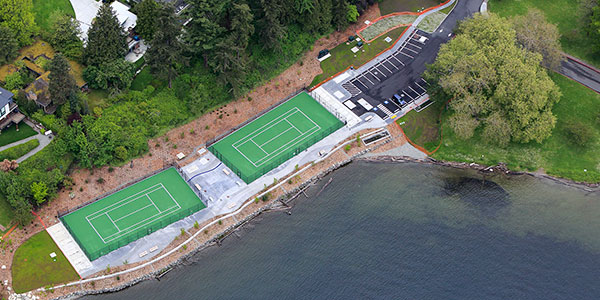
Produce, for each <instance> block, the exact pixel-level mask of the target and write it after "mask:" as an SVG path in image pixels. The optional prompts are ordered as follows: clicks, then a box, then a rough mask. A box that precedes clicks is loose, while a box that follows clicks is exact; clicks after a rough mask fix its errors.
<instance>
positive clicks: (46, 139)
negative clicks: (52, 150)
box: [0, 123, 52, 163]
mask: <svg viewBox="0 0 600 300" xmlns="http://www.w3.org/2000/svg"><path fill="white" fill-rule="evenodd" d="M27 125H29V126H31V128H35V125H33V124H31V123H28V124H27ZM33 139H36V140H38V141H39V142H40V144H39V145H38V146H37V147H36V148H35V149H33V150H31V151H29V152H28V153H27V154H25V155H23V156H21V157H19V158H18V159H17V162H18V163H21V162H22V161H24V160H26V159H28V158H30V157H31V156H32V155H34V154H36V153H38V152H40V151H41V150H42V149H44V148H45V147H46V146H48V144H50V142H51V141H52V139H51V138H50V137H48V136H45V135H43V134H41V133H38V134H36V135H34V136H30V137H28V138H26V139H22V140H20V141H17V142H14V143H11V144H8V145H4V146H2V147H0V151H4V150H6V149H8V148H12V147H14V146H17V145H21V144H24V143H27V142H29V141H31V140H33Z"/></svg>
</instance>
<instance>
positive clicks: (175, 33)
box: [148, 4, 183, 88]
mask: <svg viewBox="0 0 600 300" xmlns="http://www.w3.org/2000/svg"><path fill="white" fill-rule="evenodd" d="M156 24H157V30H156V32H155V34H154V39H152V47H150V49H149V50H148V56H149V57H150V59H149V62H148V63H149V65H150V68H151V71H152V72H153V73H155V74H157V75H159V76H161V77H164V78H166V79H167V80H168V81H169V88H171V82H172V80H173V78H174V77H175V75H177V66H178V65H179V64H180V63H181V61H182V60H183V44H182V43H181V41H180V40H179V36H180V35H181V24H180V23H179V21H178V20H177V17H176V16H175V9H174V8H173V6H172V5H170V4H167V5H164V7H162V8H161V9H160V10H159V13H158V18H157V19H156Z"/></svg>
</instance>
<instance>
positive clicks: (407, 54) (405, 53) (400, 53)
mask: <svg viewBox="0 0 600 300" xmlns="http://www.w3.org/2000/svg"><path fill="white" fill-rule="evenodd" d="M400 54H403V55H405V56H408V57H410V58H414V57H412V56H410V55H408V54H406V53H404V52H402V51H400Z"/></svg>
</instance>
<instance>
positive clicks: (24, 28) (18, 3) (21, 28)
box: [0, 0, 37, 46]
mask: <svg viewBox="0 0 600 300" xmlns="http://www.w3.org/2000/svg"><path fill="white" fill-rule="evenodd" d="M0 26H6V27H8V28H9V29H10V30H11V31H12V33H13V34H14V35H15V37H16V39H17V41H19V44H20V46H25V45H29V44H30V43H31V37H32V36H33V34H34V33H35V32H37V26H36V25H35V20H34V16H33V3H32V0H0Z"/></svg>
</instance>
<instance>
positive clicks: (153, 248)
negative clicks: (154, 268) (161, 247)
mask: <svg viewBox="0 0 600 300" xmlns="http://www.w3.org/2000/svg"><path fill="white" fill-rule="evenodd" d="M156 250H158V246H154V247H152V248H150V252H154V251H156Z"/></svg>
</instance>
